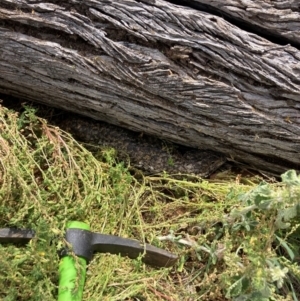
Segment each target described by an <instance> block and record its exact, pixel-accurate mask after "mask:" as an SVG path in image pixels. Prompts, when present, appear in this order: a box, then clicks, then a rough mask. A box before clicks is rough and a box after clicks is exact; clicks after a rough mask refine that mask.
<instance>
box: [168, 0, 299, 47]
mask: <svg viewBox="0 0 300 301" xmlns="http://www.w3.org/2000/svg"><path fill="white" fill-rule="evenodd" d="M166 1H167V2H170V3H172V4H176V5H181V6H183V7H190V8H193V9H196V10H199V11H202V12H206V13H209V14H211V15H214V16H217V17H222V18H223V19H224V20H226V21H227V22H229V23H231V24H233V25H235V26H237V27H239V28H241V29H242V30H245V31H247V32H249V33H253V34H257V35H259V36H261V37H263V38H265V39H267V40H269V41H270V42H272V43H275V44H278V45H287V44H290V45H291V46H293V47H295V48H298V49H300V42H299V43H297V42H295V41H293V42H291V41H290V40H289V39H287V38H284V37H282V36H280V35H276V34H274V33H270V32H269V31H268V30H266V29H264V28H262V27H260V26H257V25H255V24H249V23H247V22H245V21H243V20H242V19H239V18H236V17H233V16H232V15H229V14H227V13H226V12H224V11H221V10H219V9H217V8H215V7H213V6H210V5H207V4H202V3H199V2H195V1H193V0H166Z"/></svg>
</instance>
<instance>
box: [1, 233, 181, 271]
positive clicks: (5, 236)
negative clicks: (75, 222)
mask: <svg viewBox="0 0 300 301" xmlns="http://www.w3.org/2000/svg"><path fill="white" fill-rule="evenodd" d="M34 235H35V233H34V231H33V230H30V229H12V228H4V229H0V243H28V242H29V241H30V240H31V239H32V238H33V237H34ZM66 241H67V242H68V243H69V244H70V245H71V247H72V251H73V252H74V254H75V255H76V256H80V257H83V258H85V259H86V260H87V261H90V260H91V259H92V257H93V254H94V252H100V253H111V254H119V255H121V256H128V257H129V258H132V259H135V258H138V257H139V256H141V255H143V257H142V261H143V262H145V263H146V264H150V265H153V266H157V267H170V266H172V265H174V264H175V262H176V261H177V259H178V257H177V256H176V255H174V254H172V253H169V252H167V251H165V250H163V249H160V248H157V247H154V246H152V245H149V244H142V243H140V242H139V241H137V240H133V239H127V238H122V237H119V236H113V235H105V234H101V233H94V232H91V231H88V230H82V229H73V228H72V229H67V231H66Z"/></svg>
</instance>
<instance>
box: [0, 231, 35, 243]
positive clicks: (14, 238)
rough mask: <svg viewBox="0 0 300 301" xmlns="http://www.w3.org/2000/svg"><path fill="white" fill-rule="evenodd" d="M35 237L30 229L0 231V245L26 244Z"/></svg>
mask: <svg viewBox="0 0 300 301" xmlns="http://www.w3.org/2000/svg"><path fill="white" fill-rule="evenodd" d="M34 235H35V232H34V231H33V230H31V229H15V228H3V229H0V243H14V244H17V243H20V244H27V243H28V242H29V241H30V240H31V239H32V238H33V237H34Z"/></svg>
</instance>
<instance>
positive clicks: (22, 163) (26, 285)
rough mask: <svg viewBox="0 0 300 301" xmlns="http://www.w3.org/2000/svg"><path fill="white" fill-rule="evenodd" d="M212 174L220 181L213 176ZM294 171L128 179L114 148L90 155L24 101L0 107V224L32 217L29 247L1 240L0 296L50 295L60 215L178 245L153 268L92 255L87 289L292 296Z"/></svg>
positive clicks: (97, 293) (110, 295)
mask: <svg viewBox="0 0 300 301" xmlns="http://www.w3.org/2000/svg"><path fill="white" fill-rule="evenodd" d="M217 179H218V180H217ZM299 200H300V177H299V176H298V175H297V174H296V173H295V172H294V171H292V170H291V171H287V172H286V173H285V174H283V175H282V181H281V182H280V183H268V182H265V181H264V180H263V179H261V178H259V177H250V178H249V177H248V178H245V177H241V178H240V177H237V176H236V175H232V174H227V175H222V176H219V177H217V178H216V179H215V180H204V179H201V178H197V177H193V176H191V175H181V176H180V177H178V176H177V177H174V176H172V175H167V174H161V175H155V176H147V177H146V176H143V177H139V178H136V177H134V176H133V175H132V174H131V173H130V172H129V170H128V168H127V167H126V166H124V164H123V163H122V162H117V160H116V159H115V153H114V150H111V149H100V148H99V149H98V151H97V152H95V153H94V154H92V153H91V152H89V151H88V150H87V149H86V148H85V147H84V146H83V145H81V144H80V143H78V142H77V141H75V140H74V139H73V138H72V137H71V136H70V135H69V134H67V133H65V132H63V131H61V130H60V129H59V128H57V127H54V126H51V125H49V124H47V122H46V121H45V120H44V119H41V118H39V117H37V116H36V114H35V112H34V110H33V109H31V108H29V107H27V108H26V109H25V111H24V112H23V113H22V114H19V113H17V112H14V111H12V110H8V109H7V108H5V107H3V106H1V107H0V227H22V228H33V229H34V230H35V231H36V238H35V239H33V240H32V241H31V242H30V243H29V244H28V245H26V246H15V245H4V244H3V245H0V266H1V269H0V299H1V300H4V301H13V300H18V301H20V300H24V301H25V300H44V301H48V300H49V301H50V300H56V298H57V284H58V264H59V257H58V255H57V251H58V250H59V249H60V248H61V246H62V245H63V236H64V229H65V226H66V223H67V222H68V221H70V220H79V221H84V222H87V223H89V224H90V225H91V228H92V230H93V231H98V232H102V233H107V234H114V235H120V236H123V237H130V238H135V239H139V240H141V241H146V242H148V243H151V244H154V245H156V246H159V247H162V248H165V249H167V250H169V251H171V252H174V253H176V254H178V255H179V258H180V259H179V261H178V264H177V265H176V266H174V267H173V268H168V269H155V268H153V267H149V266H145V265H144V264H143V263H142V261H141V260H130V259H127V258H121V257H119V256H117V255H109V254H101V255H99V254H98V255H96V256H95V257H94V259H93V260H92V262H91V263H90V265H89V268H88V273H87V280H86V285H85V291H84V300H89V301H93V300H95V301H96V300H174V301H176V300H209V301H216V300H235V301H244V300H245V301H246V300H260V301H263V300H298V299H299V297H300V291H299V287H300V283H299V280H300V272H299V265H298V264H299V231H300V230H299V225H300V223H299Z"/></svg>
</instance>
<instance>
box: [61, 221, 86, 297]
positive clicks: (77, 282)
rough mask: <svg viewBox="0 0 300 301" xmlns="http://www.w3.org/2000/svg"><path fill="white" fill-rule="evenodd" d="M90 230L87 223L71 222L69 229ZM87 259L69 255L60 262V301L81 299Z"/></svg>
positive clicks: (68, 225)
mask: <svg viewBox="0 0 300 301" xmlns="http://www.w3.org/2000/svg"><path fill="white" fill-rule="evenodd" d="M72 228H76V229H83V230H90V227H89V225H88V224H86V223H82V222H76V221H73V222H69V223H68V224H67V229H72ZM86 265H87V262H86V259H84V258H81V257H77V258H74V257H73V256H70V255H67V256H64V257H63V258H62V259H61V261H60V263H59V287H58V301H81V300H82V294H83V288H84V283H85V276H86Z"/></svg>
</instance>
